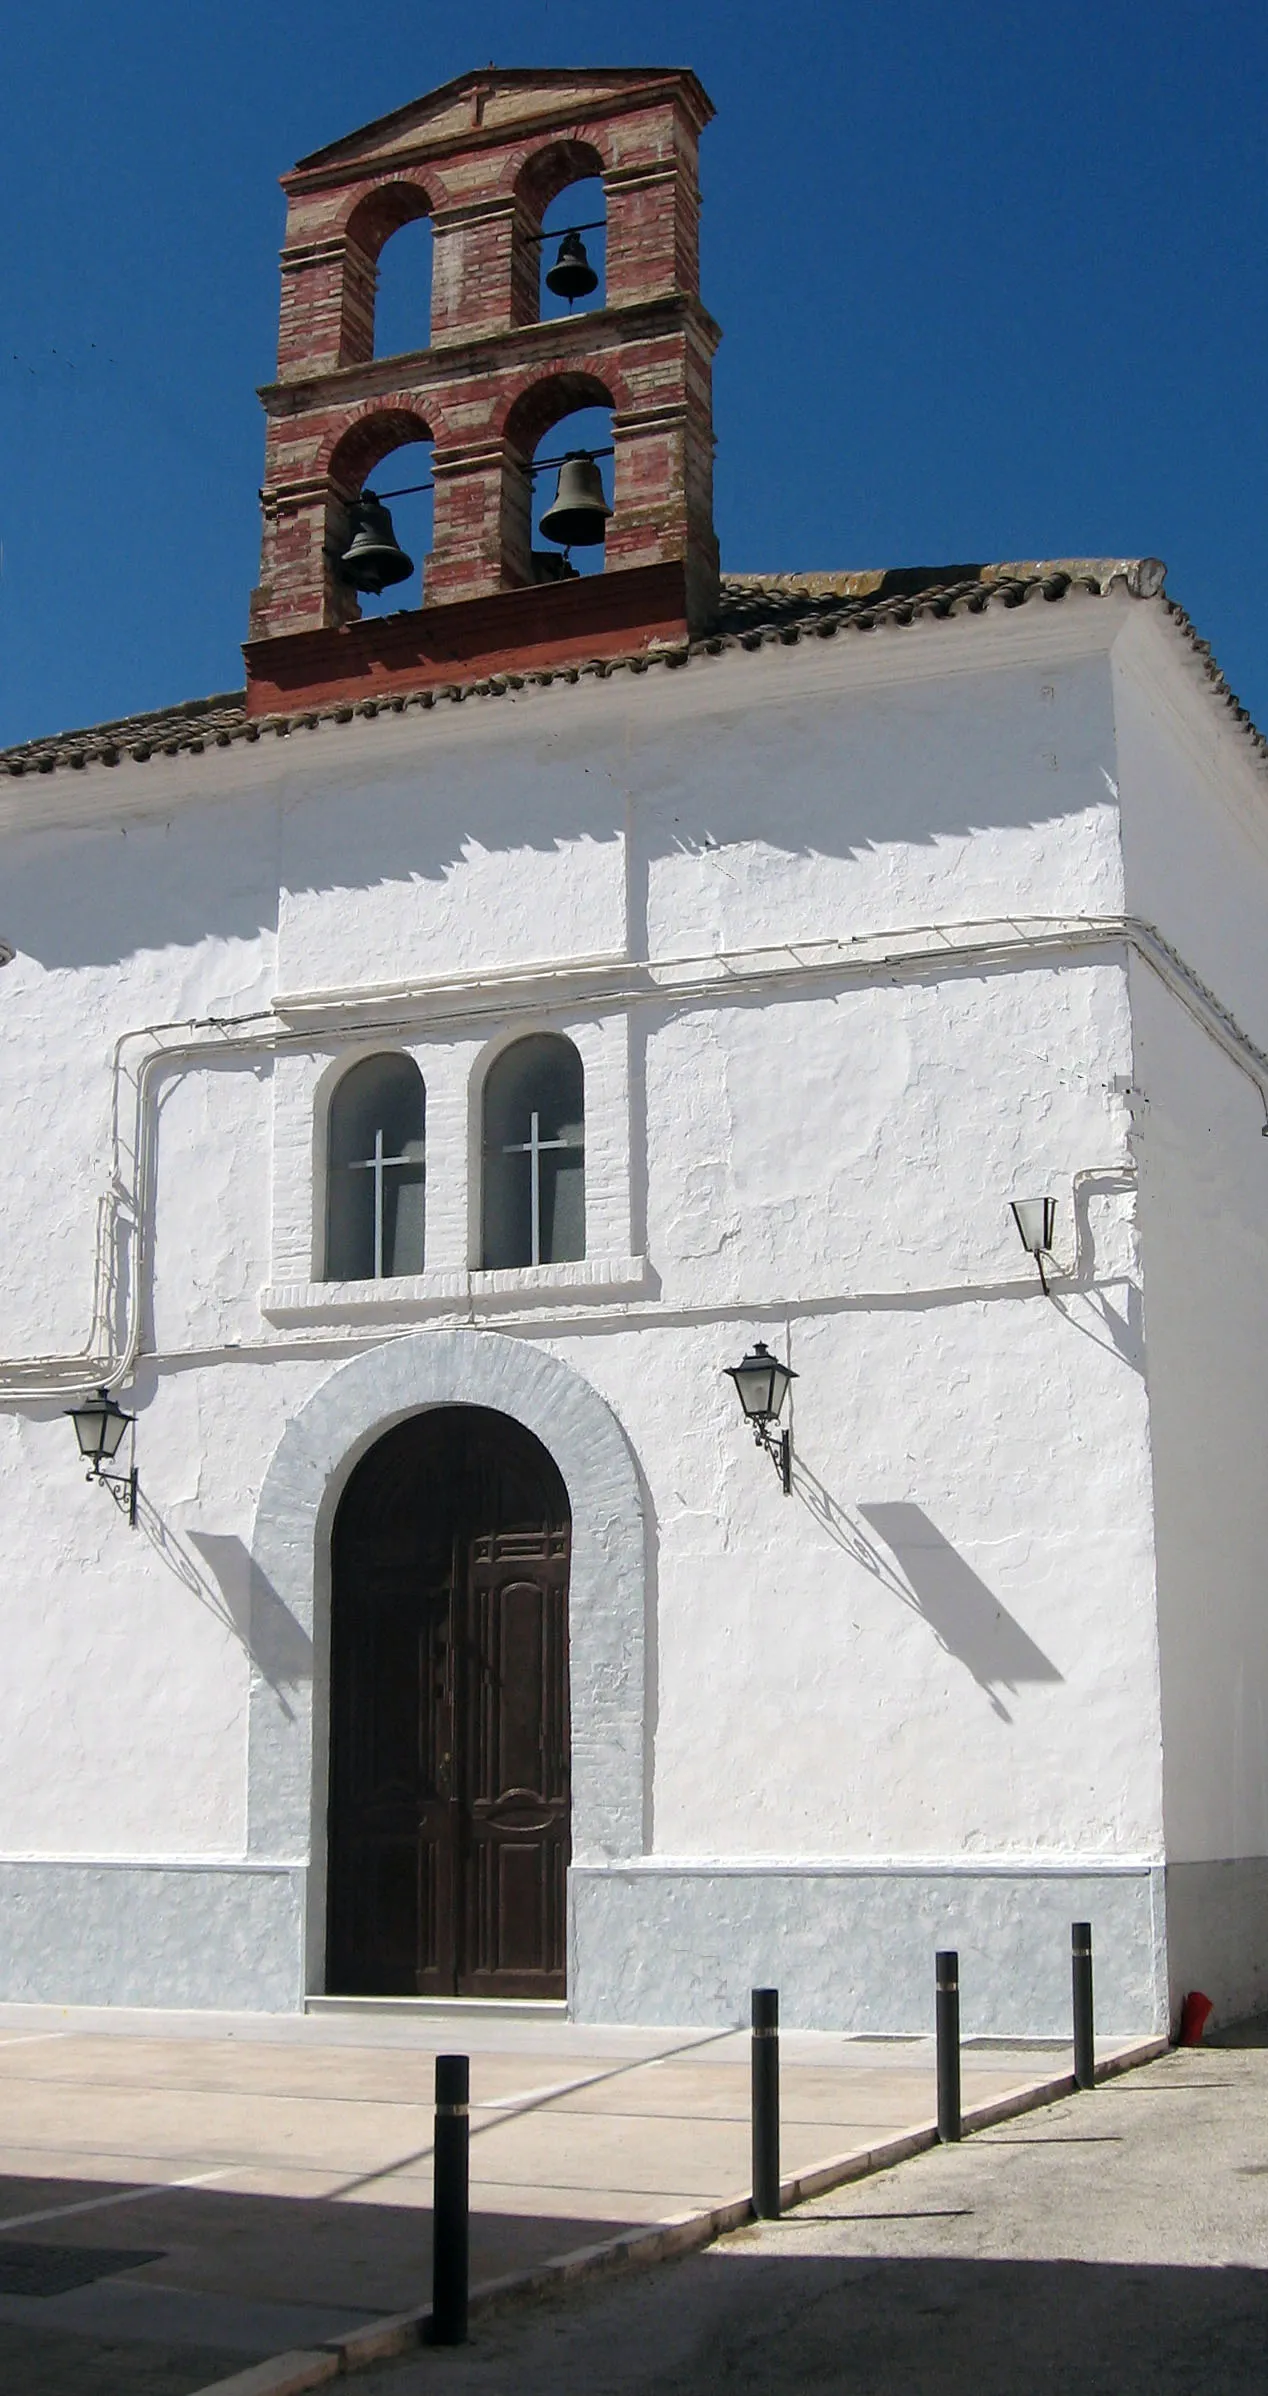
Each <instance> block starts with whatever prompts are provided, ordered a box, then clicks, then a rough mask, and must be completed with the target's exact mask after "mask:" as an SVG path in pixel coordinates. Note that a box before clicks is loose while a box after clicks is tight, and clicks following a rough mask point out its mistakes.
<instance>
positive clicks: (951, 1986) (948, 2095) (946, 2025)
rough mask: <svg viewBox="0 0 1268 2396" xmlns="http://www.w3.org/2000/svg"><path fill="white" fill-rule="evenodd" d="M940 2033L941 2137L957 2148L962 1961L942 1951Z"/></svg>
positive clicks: (938, 1993)
mask: <svg viewBox="0 0 1268 2396" xmlns="http://www.w3.org/2000/svg"><path fill="white" fill-rule="evenodd" d="M934 1986H935V1990H936V2003H937V2031H938V2136H939V2138H940V2139H941V2140H942V2143H943V2145H944V2146H954V2145H955V2143H956V2140H957V2139H958V2138H959V2136H960V1958H959V1956H958V1955H957V1954H956V1953H955V1952H954V1950H953V1949H951V1948H947V1949H946V1950H944V1951H940V1952H939V1955H938V1959H937V1971H936V1973H935V1975H934Z"/></svg>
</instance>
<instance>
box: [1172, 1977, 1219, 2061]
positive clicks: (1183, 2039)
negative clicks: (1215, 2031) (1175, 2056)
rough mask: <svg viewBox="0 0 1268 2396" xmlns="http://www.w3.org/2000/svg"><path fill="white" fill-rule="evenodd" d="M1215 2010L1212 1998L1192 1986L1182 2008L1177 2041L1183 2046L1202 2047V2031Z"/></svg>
mask: <svg viewBox="0 0 1268 2396" xmlns="http://www.w3.org/2000/svg"><path fill="white" fill-rule="evenodd" d="M1214 2010H1215V2009H1214V2007H1213V2005H1212V2003H1211V2000H1210V1998H1209V1997H1204V1996H1203V1994H1202V1991H1201V1989H1200V1988H1191V1989H1190V1990H1189V1993H1188V1995H1187V1997H1186V1998H1185V2000H1184V2003H1183V2005H1182V2006H1181V2008H1180V2036H1179V2040H1178V2042H1177V2043H1178V2044H1179V2045H1180V2046H1182V2047H1200V2046H1201V2044H1202V2032H1203V2031H1204V2030H1205V2028H1206V2025H1207V2023H1208V2022H1209V2020H1210V2018H1211V2015H1212V2013H1213V2012H1214Z"/></svg>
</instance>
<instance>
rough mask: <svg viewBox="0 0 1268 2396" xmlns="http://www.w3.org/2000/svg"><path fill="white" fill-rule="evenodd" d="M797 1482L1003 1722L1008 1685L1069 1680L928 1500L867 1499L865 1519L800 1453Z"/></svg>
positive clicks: (817, 1512) (1008, 1717)
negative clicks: (935, 1517) (931, 1512)
mask: <svg viewBox="0 0 1268 2396" xmlns="http://www.w3.org/2000/svg"><path fill="white" fill-rule="evenodd" d="M794 1488H795V1489H796V1491H797V1494H798V1495H799V1496H800V1497H801V1498H802V1500H803V1501H804V1503H805V1504H806V1505H807V1506H808V1507H809V1508H810V1511H811V1513H812V1514H814V1516H815V1517H816V1519H817V1520H818V1522H819V1523H820V1524H821V1526H822V1527H823V1529H824V1530H826V1531H827V1532H828V1534H829V1536H830V1537H831V1538H832V1539H833V1540H834V1542H835V1543H836V1545H837V1546H838V1547H840V1548H842V1549H843V1550H844V1552H845V1553H846V1555H848V1556H850V1557H852V1558H853V1560H854V1562H855V1563H856V1564H861V1565H862V1567H863V1569H864V1571H865V1572H869V1573H870V1574H871V1575H872V1577H873V1579H874V1580H877V1581H879V1582H880V1583H881V1585H882V1586H883V1587H884V1588H886V1589H889V1590H891V1591H892V1593H893V1595H894V1596H895V1597H897V1598H898V1599H899V1600H900V1602H901V1603H902V1604H903V1605H904V1606H906V1607H907V1608H908V1610H909V1612H911V1613H913V1614H918V1615H919V1616H920V1618H921V1620H922V1621H923V1622H927V1623H928V1625H929V1628H930V1630H931V1631H932V1632H933V1635H934V1637H935V1639H936V1640H937V1642H938V1645H939V1647H941V1648H942V1649H943V1651H944V1653H945V1654H947V1655H950V1656H954V1657H955V1659H956V1661H957V1663H960V1664H962V1665H963V1666H964V1668H965V1671H966V1672H968V1673H969V1674H971V1676H972V1678H973V1679H974V1680H975V1681H976V1683H977V1685H978V1687H979V1689H981V1691H982V1692H983V1695H984V1696H985V1697H986V1699H987V1701H988V1703H989V1704H990V1707H991V1710H992V1712H993V1713H995V1714H998V1716H999V1718H1000V1720H1001V1721H1002V1722H1011V1721H1012V1719H1013V1716H1012V1714H1011V1712H1010V1711H1009V1708H1008V1707H1007V1705H1006V1704H1005V1703H1004V1699H1003V1697H1002V1696H1001V1694H1000V1692H1001V1690H1006V1691H1007V1692H1008V1694H1009V1695H1010V1696H1015V1695H1016V1694H1017V1691H1018V1690H1019V1689H1021V1688H1022V1687H1025V1686H1028V1685H1033V1684H1035V1683H1040V1682H1055V1681H1063V1680H1064V1679H1065V1674H1064V1673H1063V1672H1062V1671H1061V1670H1060V1668H1059V1667H1058V1666H1057V1665H1056V1664H1054V1663H1053V1661H1052V1658H1051V1656H1046V1655H1045V1654H1044V1652H1043V1649H1042V1648H1041V1647H1039V1646H1037V1645H1036V1643H1035V1641H1034V1640H1033V1639H1032V1638H1031V1636H1030V1633H1029V1632H1028V1631H1026V1630H1023V1628H1022V1625H1021V1624H1020V1623H1019V1622H1018V1620H1017V1618H1016V1616H1015V1615H1013V1614H1010V1613H1009V1611H1008V1608H1007V1606H1005V1605H1004V1604H1002V1602H1001V1600H1000V1599H999V1598H998V1597H997V1596H996V1595H995V1592H994V1590H993V1589H989V1588H988V1587H987V1585H986V1582H985V1581H984V1580H982V1579H981V1578H980V1576H979V1575H978V1574H977V1573H976V1572H974V1570H973V1567H972V1565H971V1564H968V1563H966V1562H965V1559H964V1557H963V1556H962V1555H961V1554H960V1552H959V1549H958V1548H955V1547H953V1546H952V1545H951V1542H950V1540H949V1539H945V1538H944V1537H943V1535H942V1532H941V1531H940V1530H939V1529H938V1527H937V1524H936V1523H934V1522H931V1521H930V1518H929V1516H928V1515H927V1514H926V1513H925V1510H924V1508H923V1506H916V1505H913V1504H911V1503H910V1502H908V1501H894V1502H891V1503H888V1504H882V1505H870V1506H859V1507H858V1508H857V1509H856V1513H857V1515H858V1516H860V1517H861V1518H862V1519H861V1521H860V1520H856V1519H855V1517H854V1516H853V1515H851V1514H849V1513H847V1511H846V1509H845V1508H844V1507H843V1506H842V1505H841V1504H840V1503H839V1501H838V1500H837V1499H836V1498H834V1497H833V1496H832V1493H831V1491H830V1490H828V1489H827V1488H826V1487H825V1485H824V1483H823V1482H822V1481H820V1480H819V1478H818V1476H817V1475H816V1474H815V1473H813V1472H812V1471H811V1470H810V1468H809V1467H808V1466H807V1464H806V1463H805V1462H804V1460H803V1459H802V1458H800V1457H798V1458H797V1459H796V1462H795V1465H794ZM864 1526H866V1528H865V1527H864ZM873 1534H874V1535H873Z"/></svg>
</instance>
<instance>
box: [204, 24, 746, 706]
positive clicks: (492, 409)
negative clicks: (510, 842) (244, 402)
mask: <svg viewBox="0 0 1268 2396" xmlns="http://www.w3.org/2000/svg"><path fill="white" fill-rule="evenodd" d="M711 113H712V111H711V108H710V105H709V102H708V100H707V98H706V96H705V94H704V93H703V91H702V90H701V88H700V86H699V84H698V83H697V82H696V80H695V77H694V76H692V75H690V74H688V73H685V72H682V71H679V70H665V71H664V72H660V71H655V70H653V71H650V72H646V73H638V72H635V71H633V70H620V69H617V70H606V69H595V70H580V69H578V70H574V71H562V70H561V71H559V72H549V71H543V72H541V73H534V72H528V71H524V72H495V71H493V70H490V71H489V72H488V73H487V74H483V75H471V76H465V77H462V78H460V79H459V80H458V81H457V82H456V83H453V84H448V85H445V86H444V87H443V88H442V89H441V90H440V91H438V92H433V93H431V94H429V95H428V96H427V97H426V98H425V99H423V100H420V101H417V102H415V103H414V104H413V105H412V106H411V107H409V108H405V109H401V110H398V111H397V112H396V114H395V115H394V116H392V117H389V118H385V119H383V120H382V121H381V122H380V123H379V124H377V125H371V126H367V127H364V128H363V129H362V130H361V132H359V133H356V134H353V135H350V136H348V137H347V139H346V140H344V141H342V142H336V143H334V144H332V145H331V147H330V148H329V149H327V150H324V151H321V152H319V153H317V154H316V155H315V156H314V157H312V158H308V159H305V160H303V161H302V162H301V164H300V165H299V166H298V167H296V168H295V169H294V171H293V172H292V173H291V174H290V175H288V176H286V177H285V178H284V188H285V190H286V193H287V198H288V218H287V231H286V246H285V248H284V250H283V253H282V311H281V329H280V338H279V346H278V373H277V380H276V382H275V383H273V384H271V385H270V386H268V388H267V389H266V390H265V391H264V392H263V394H262V397H263V399H264V404H265V408H266V411H267V415H268V431H267V447H266V464H265V485H264V491H263V494H262V500H263V510H264V537H263V548H262V556H261V571H260V584H259V588H258V589H257V590H256V592H255V593H254V594H253V598H252V607H251V640H250V642H249V644H248V649H247V658H248V675H249V678H255V677H259V678H260V679H261V683H262V684H263V683H264V682H267V681H268V680H269V676H268V672H267V665H266V659H265V655H264V652H265V649H266V647H267V645H268V644H269V643H270V642H273V641H278V640H289V639H290V638H291V637H292V636H295V635H298V634H315V633H318V632H321V631H323V630H329V629H336V628H338V627H340V626H343V625H347V624H350V623H353V622H355V621H356V619H357V617H358V607H357V600H356V595H355V593H354V592H352V591H351V590H349V589H348V588H347V586H346V585H344V584H343V583H341V581H340V579H339V577H338V575H337V574H336V572H335V571H334V568H333V565H332V562H331V552H332V551H333V552H334V553H335V554H337V553H338V550H339V549H340V548H341V547H342V546H343V545H344V540H345V527H346V523H347V507H348V503H349V501H350V500H351V499H353V498H354V497H355V496H356V494H357V493H358V492H359V491H360V490H361V489H362V487H363V485H365V484H366V483H367V481H369V480H370V478H371V477H372V476H373V473H374V469H375V468H376V466H378V465H379V463H380V462H381V460H382V459H383V458H384V457H386V456H387V455H388V454H389V452H391V451H393V450H395V449H397V448H398V446H399V445H400V444H401V443H402V442H409V441H419V440H427V439H430V440H432V441H433V442H434V444H435V447H434V451H433V472H434V475H435V481H436V492H435V523H434V536H433V544H434V545H433V549H432V554H431V556H430V557H429V558H428V559H427V560H426V563H425V570H424V601H425V604H424V608H423V609H422V611H421V615H422V616H425V617H428V618H430V617H431V616H432V615H433V614H434V612H435V611H436V610H437V609H439V608H444V607H448V606H464V605H466V604H467V603H469V602H472V601H476V600H480V599H485V598H490V597H492V596H493V595H495V594H497V593H507V594H509V593H511V592H514V591H516V590H526V589H527V588H528V586H530V584H531V581H532V565H531V558H530V535H529V494H530V485H529V480H528V477H527V474H526V472H525V469H526V466H527V464H528V462H529V460H530V458H531V455H532V452H533V449H534V447H535V445H536V444H537V442H538V441H539V440H540V439H541V438H542V436H543V434H545V433H548V432H549V431H550V429H551V427H552V425H554V424H555V423H557V422H558V421H559V420H560V418H561V417H563V416H565V415H567V414H569V413H571V411H572V410H573V409H574V408H576V407H578V406H591V405H604V406H610V407H611V408H612V410H613V442H614V447H615V453H616V454H615V459H614V469H615V472H614V500H615V516H614V519H613V522H612V524H611V526H610V528H609V538H608V545H607V557H606V572H605V575H604V577H603V580H604V582H605V583H607V582H608V581H610V580H611V579H612V578H613V577H614V576H618V575H626V574H642V573H643V571H644V570H645V569H647V568H651V567H655V566H661V565H665V564H668V563H670V562H672V563H674V564H676V565H677V566H679V567H680V568H681V570H682V572H681V577H680V580H681V583H682V587H683V589H684V591H685V595H686V596H685V605H686V611H687V617H688V620H689V621H690V623H691V625H692V626H693V628H694V627H696V626H698V625H699V624H701V623H702V622H704V621H705V620H706V619H707V617H708V615H709V614H710V612H711V609H712V607H713V605H714V602H715V600H716V592H717V544H716V541H715V538H714V533H713V521H712V477H713V429H712V398H711V368H712V357H713V351H714V349H715V348H716V345H717V341H718V331H717V327H716V326H715V325H714V323H713V322H712V319H711V318H710V317H709V316H708V315H707V314H706V312H705V310H704V308H703V307H702V306H701V303H700V298H699V262H698V244H697V230H698V220H699V191H698V184H697V151H698V143H699V135H700V132H701V129H702V127H703V126H704V125H705V124H706V123H707V122H708V119H709V116H710V115H711ZM596 173H599V174H602V177H603V180H604V185H605V190H606V194H607V217H608V242H607V289H606V292H605V294H604V298H605V305H604V306H603V307H602V308H601V309H598V310H593V311H590V312H587V313H584V314H582V315H580V316H575V317H571V318H567V319H561V320H558V321H553V322H551V323H548V324H541V323H539V322H538V321H537V305H538V291H539V258H540V252H539V245H538V244H537V243H536V242H535V241H534V240H533V238H532V236H533V235H534V234H536V233H538V232H540V229H541V219H542V214H543V211H544V210H545V209H546V207H547V206H548V205H549V203H550V201H551V200H552V199H553V198H555V196H556V195H557V193H558V192H560V191H561V190H563V189H565V188H566V186H567V185H568V184H569V183H571V182H575V181H577V180H578V179H579V178H581V177H582V176H589V175H593V174H596ZM424 215H426V216H430V217H431V219H432V224H433V230H434V239H435V249H434V271H433V294H432V326H431V341H430V347H429V348H427V349H425V350H418V351H415V352H412V353H410V354H409V355H408V356H405V357H397V358H381V359H375V357H374V355H373V347H374V290H375V279H376V271H377V260H378V255H379V252H380V250H381V248H382V246H383V243H384V242H385V241H386V240H388V239H389V238H390V237H391V235H392V233H394V232H395V231H396V230H397V229H398V228H399V227H400V226H401V225H402V224H405V223H406V222H408V221H409V220H410V219H411V218H413V217H417V216H424ZM408 463H409V461H408V458H407V457H406V458H402V459H399V460H397V461H396V462H395V463H394V465H393V469H392V479H393V480H408V479H410V477H409V475H408V473H406V472H403V471H402V469H404V468H406V467H407V466H408ZM596 580H597V578H593V577H587V583H588V584H592V583H594V582H595V581H596ZM568 587H569V588H574V587H575V586H568ZM635 587H637V588H639V589H644V590H646V589H647V588H648V587H649V586H647V585H646V584H645V583H642V582H640V583H639V584H638V585H637V586H633V585H632V586H631V597H632V596H633V591H634V588H635ZM550 595H551V596H552V597H553V596H555V591H554V589H552V591H551V593H550ZM592 604H593V605H600V603H599V602H597V601H596V602H594V603H592ZM602 604H603V605H606V601H605V602H603V603H602ZM577 605H578V603H576V602H573V606H574V609H575V608H576V607H577ZM584 612H585V611H584V609H583V610H582V611H581V613H582V614H584ZM417 613H418V611H416V615H417ZM562 620H563V619H562V618H561V621H562ZM572 620H573V619H572V618H569V621H572ZM576 622H577V627H578V635H579V637H580V631H581V624H580V616H577V618H576ZM367 629H368V628H367ZM377 631H378V627H376V637H377Z"/></svg>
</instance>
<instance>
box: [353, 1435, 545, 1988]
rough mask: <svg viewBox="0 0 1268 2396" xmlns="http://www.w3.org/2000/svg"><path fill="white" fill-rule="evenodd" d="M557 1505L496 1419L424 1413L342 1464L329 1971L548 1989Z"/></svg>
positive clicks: (537, 1455) (535, 1463)
mask: <svg viewBox="0 0 1268 2396" xmlns="http://www.w3.org/2000/svg"><path fill="white" fill-rule="evenodd" d="M569 1545H570V1534H569V1525H568V1503H567V1497H566V1494H565V1492H564V1489H563V1484H562V1482H561V1481H560V1479H559V1475H558V1472H557V1471H556V1469H555V1466H554V1464H553V1462H552V1460H551V1458H550V1457H549V1456H548V1455H547V1453H546V1450H545V1449H544V1448H543V1447H542V1446H541V1444H540V1442H539V1441H537V1440H536V1439H534V1438H533V1437H532V1435H531V1433H529V1432H527V1431H525V1430H524V1429H523V1428H522V1426H520V1425H519V1424H516V1423H513V1422H511V1421H509V1420H508V1419H507V1418H506V1417H505V1416H502V1415H497V1414H493V1413H491V1412H489V1411H487V1410H485V1409H482V1408H476V1407H451V1408H444V1409H437V1410H436V1411H434V1412H432V1413H428V1414H424V1415H418V1416H415V1417H413V1418H412V1419H411V1420H410V1421H408V1422H406V1423H402V1424H399V1425H398V1426H397V1427H396V1429H395V1430H393V1431H391V1432H389V1433H388V1434H387V1435H386V1437H385V1438H384V1439H382V1440H380V1441H379V1443H378V1445H377V1446H376V1447H375V1448H373V1449H372V1450H371V1451H370V1453H369V1455H368V1456H367V1457H366V1458H364V1459H363V1461H362V1463H361V1465H360V1466H359V1467H358V1469H357V1471H356V1472H355V1473H354V1474H353V1476H352V1479H351V1481H350V1482H349V1485H348V1488H347V1490H346V1492H345V1494H344V1498H343V1502H342V1504H341V1506H340V1509H339V1513H338V1516H337V1518H336V1524H335V1533H334V1541H333V1550H332V1562H333V1567H334V1602H333V1611H332V1635H331V1770H330V1817H329V1845H330V1874H329V1879H330V1928H329V1950H328V1971H327V1986H328V1987H329V1988H330V1989H331V1990H347V1991H348V1992H349V1993H353V1992H355V1993H363V1994H368V1993H374V1994H381V1995H396V1994H419V1995H448V1994H469V1995H488V1996H493V1995H504V1996H558V1995H562V1994H563V1991H564V1933H565V1891H566V1877H567V1864H568V1851H569V1788H568V1782H569V1769H568V1760H569V1750H568V1649H567V1640H568V1559H569Z"/></svg>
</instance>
